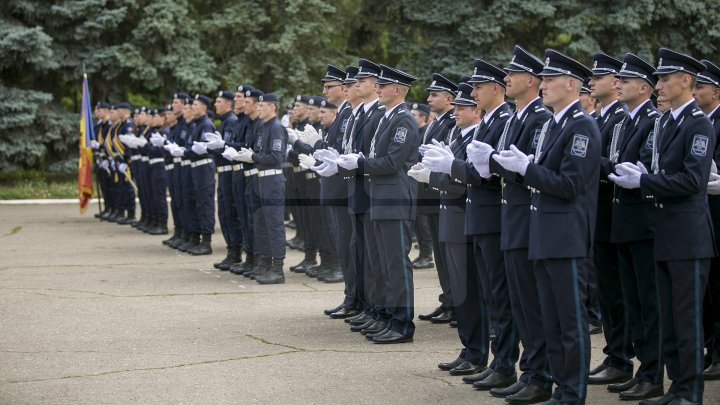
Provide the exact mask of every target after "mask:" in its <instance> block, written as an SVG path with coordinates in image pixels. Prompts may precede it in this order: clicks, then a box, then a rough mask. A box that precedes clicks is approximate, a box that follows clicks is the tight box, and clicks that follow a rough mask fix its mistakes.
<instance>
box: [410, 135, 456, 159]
mask: <svg viewBox="0 0 720 405" xmlns="http://www.w3.org/2000/svg"><path fill="white" fill-rule="evenodd" d="M429 150H439V151H440V152H442V151H447V152H450V153H452V149H451V148H450V146H448V145H445V142H438V141H437V140H435V139H433V140H432V143H428V144H423V145H420V147H419V148H418V152H420V154H421V155H422V156H425V154H426V153H427V151H429Z"/></svg>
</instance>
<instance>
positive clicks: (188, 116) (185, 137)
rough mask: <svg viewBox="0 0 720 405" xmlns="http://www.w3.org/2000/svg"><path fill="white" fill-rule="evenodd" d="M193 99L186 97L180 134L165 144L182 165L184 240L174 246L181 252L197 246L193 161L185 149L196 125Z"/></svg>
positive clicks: (189, 143)
mask: <svg viewBox="0 0 720 405" xmlns="http://www.w3.org/2000/svg"><path fill="white" fill-rule="evenodd" d="M192 102H193V99H192V98H190V96H188V97H187V98H186V99H185V103H184V104H183V106H182V118H183V119H182V122H181V123H182V124H183V125H182V126H181V125H178V126H179V128H178V134H177V136H176V137H175V142H174V143H172V144H169V145H165V150H167V151H168V152H170V154H171V155H172V156H173V157H174V158H179V159H180V161H179V162H177V161H176V164H179V165H180V168H179V169H180V170H179V171H178V172H177V173H176V176H178V179H179V183H180V184H179V187H178V188H179V190H180V197H181V198H180V217H181V218H182V224H183V231H184V232H183V235H182V240H181V241H179V242H178V243H176V244H175V245H174V246H171V247H174V248H176V249H177V250H179V251H181V252H187V251H188V249H190V248H191V247H193V246H195V239H194V238H193V234H194V232H195V228H196V227H197V226H196V225H195V219H194V213H193V209H194V208H193V207H190V205H189V203H188V198H189V197H188V194H189V193H191V192H192V188H193V186H192V180H191V178H190V177H191V174H190V169H191V165H190V164H191V161H190V158H188V157H185V151H186V150H188V149H189V148H190V145H191V139H190V136H191V134H192V131H193V127H194V126H195V123H194V122H195V118H194V117H195V113H194V112H193V110H192Z"/></svg>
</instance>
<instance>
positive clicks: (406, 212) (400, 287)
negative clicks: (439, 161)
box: [337, 65, 420, 344]
mask: <svg viewBox="0 0 720 405" xmlns="http://www.w3.org/2000/svg"><path fill="white" fill-rule="evenodd" d="M415 80H416V78H415V77H413V76H411V75H409V74H407V73H405V72H403V71H400V70H397V69H393V68H391V67H388V66H385V65H380V74H379V75H378V78H377V81H376V84H377V94H378V96H379V98H378V102H379V103H380V104H381V105H383V106H384V107H385V112H384V114H383V116H382V118H381V120H380V123H379V125H378V128H377V130H376V131H375V133H374V134H373V136H372V137H371V138H370V147H369V150H368V154H367V155H364V154H360V153H351V154H347V155H342V156H340V157H338V159H337V164H338V165H339V166H341V167H343V168H345V169H346V170H360V171H361V172H362V173H363V174H365V175H366V176H365V177H367V178H368V179H367V180H368V183H369V186H370V190H369V192H370V201H371V202H370V212H369V214H370V215H369V216H370V222H371V226H372V234H373V236H374V238H376V246H377V249H378V251H377V253H378V257H377V261H375V262H371V265H372V266H376V265H378V264H379V268H378V267H373V269H372V271H373V274H375V275H382V279H381V280H376V283H378V284H380V285H382V288H383V291H384V294H383V295H384V298H385V301H384V302H378V303H377V305H378V306H379V307H380V308H379V312H380V313H381V314H382V315H383V316H386V318H380V319H378V320H376V323H377V325H375V328H373V330H375V329H379V328H380V326H383V324H384V328H383V330H381V331H378V332H370V331H369V330H368V333H367V335H366V336H367V337H368V338H372V342H373V343H380V344H388V343H401V342H408V341H412V339H413V335H414V333H415V324H414V323H413V321H412V319H413V316H414V292H413V278H412V264H411V263H410V258H409V257H408V254H409V253H410V244H411V240H410V239H411V238H410V235H411V232H412V221H413V219H414V218H415V208H414V199H415V198H416V191H417V185H416V184H414V182H413V181H412V180H411V179H410V178H409V177H408V176H407V171H408V170H409V169H410V167H411V166H412V165H413V164H415V163H416V162H417V148H418V144H419V138H420V136H419V134H418V130H417V124H416V123H415V119H414V118H413V117H412V115H411V114H410V112H409V111H408V110H407V108H406V106H405V97H406V96H407V92H408V90H409V89H410V86H411V85H412V82H414V81H415ZM368 231H369V230H368V229H366V234H368ZM368 239H369V238H366V243H367V241H368Z"/></svg>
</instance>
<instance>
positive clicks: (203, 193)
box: [189, 162, 215, 235]
mask: <svg viewBox="0 0 720 405" xmlns="http://www.w3.org/2000/svg"><path fill="white" fill-rule="evenodd" d="M190 176H191V178H192V186H193V189H192V191H193V192H192V194H191V199H192V200H191V204H190V205H189V206H190V207H193V210H194V212H193V214H194V216H195V218H196V224H197V225H196V226H197V228H196V232H197V233H199V234H201V235H212V234H213V232H214V231H215V163H213V162H210V163H207V164H205V165H202V166H197V167H192V168H191V169H190Z"/></svg>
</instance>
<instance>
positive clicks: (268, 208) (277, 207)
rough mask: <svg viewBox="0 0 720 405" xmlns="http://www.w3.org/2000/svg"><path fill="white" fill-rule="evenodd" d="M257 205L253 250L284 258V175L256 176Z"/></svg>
mask: <svg viewBox="0 0 720 405" xmlns="http://www.w3.org/2000/svg"><path fill="white" fill-rule="evenodd" d="M255 186H256V187H257V190H256V192H257V196H258V197H259V203H260V205H259V207H258V209H257V211H255V218H254V223H253V227H254V229H255V238H256V239H255V241H256V244H255V247H254V248H255V250H256V253H257V254H259V255H260V256H265V257H272V258H273V259H284V258H285V224H284V223H283V221H284V218H285V215H284V213H285V176H284V175H282V174H276V175H272V176H264V177H256V178H255Z"/></svg>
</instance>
